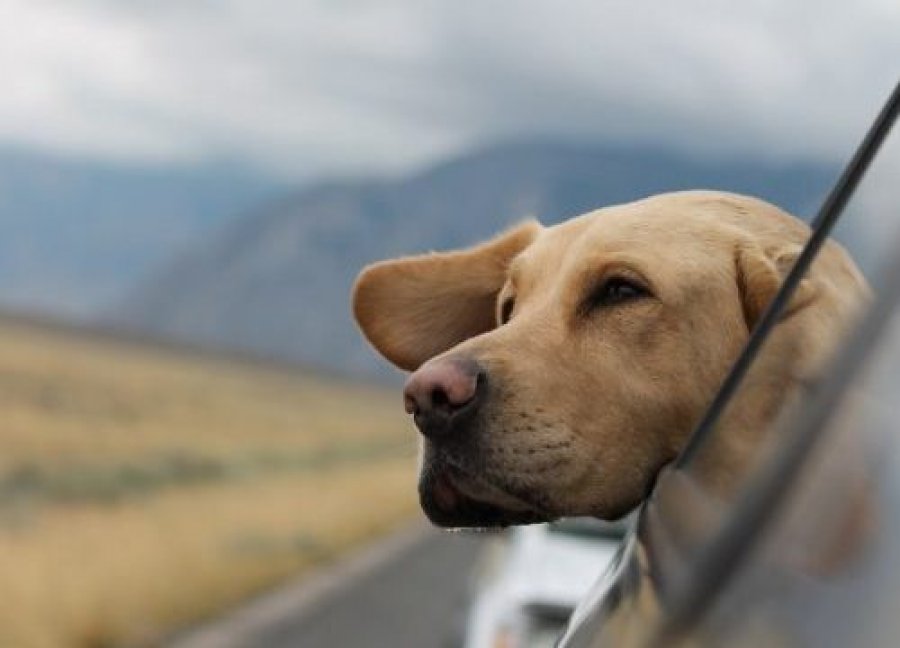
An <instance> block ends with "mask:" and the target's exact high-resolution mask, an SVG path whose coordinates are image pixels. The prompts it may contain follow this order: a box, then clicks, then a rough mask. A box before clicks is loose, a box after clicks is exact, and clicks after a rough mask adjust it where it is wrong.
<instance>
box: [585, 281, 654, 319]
mask: <svg viewBox="0 0 900 648" xmlns="http://www.w3.org/2000/svg"><path fill="white" fill-rule="evenodd" d="M649 294H650V293H649V292H648V291H647V289H646V288H644V287H643V286H642V285H640V284H639V283H637V282H636V281H633V280H631V279H626V278H625V277H610V278H609V279H607V280H606V281H604V282H603V283H602V284H600V287H599V288H597V290H595V291H594V292H593V293H592V294H591V295H590V297H589V298H588V300H587V303H586V304H585V307H586V308H585V311H590V310H592V309H594V308H602V307H605V306H614V305H616V304H622V303H624V302H630V301H634V300H635V299H640V298H642V297H646V296H647V295H649Z"/></svg>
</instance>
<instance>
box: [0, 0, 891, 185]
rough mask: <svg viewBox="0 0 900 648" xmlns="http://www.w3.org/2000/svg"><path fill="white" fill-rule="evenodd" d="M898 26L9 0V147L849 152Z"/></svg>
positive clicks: (681, 11) (477, 8) (858, 11)
mask: <svg viewBox="0 0 900 648" xmlns="http://www.w3.org/2000/svg"><path fill="white" fill-rule="evenodd" d="M898 33H900V3H897V2H896V1H895V0H859V1H858V2H856V3H854V4H852V5H851V4H848V3H845V2H843V3H839V2H837V1H836V0H822V2H819V3H815V4H813V5H810V4H809V3H800V2H784V1H778V0H748V1H747V2H743V3H722V2H720V1H717V0H680V1H679V2H677V3H673V2H661V1H657V2H653V3H626V2H622V1H621V0H619V1H617V2H612V1H597V0H567V2H565V3H560V2H553V1H551V0H542V1H534V0H532V1H528V2H522V1H521V0H482V1H481V2H479V3H477V4H475V3H458V2H449V1H442V2H439V1H437V0H418V1H417V2H405V1H401V0H385V1H381V2H375V1H371V0H294V1H291V0H244V1H240V2H239V1H237V0H192V1H188V0H157V1H154V2H150V1H147V0H140V1H138V0H133V1H130V2H127V3H125V2H121V1H118V0H6V2H5V3H4V4H3V8H0V69H3V70H4V81H5V83H4V92H3V93H0V140H2V141H5V142H8V143H10V142H11V143H15V144H19V145H24V146H36V147H41V148H45V149H51V150H57V151H65V152H70V153H73V154H77V155H88V156H99V157H114V158H118V159H126V160H130V159H136V160H154V161H161V162H166V161H191V160H197V159H203V158H212V157H228V158H237V159H241V160H248V161H250V162H251V163H253V164H258V165H260V166H263V167H267V168H270V169H273V170H277V171H279V172H283V173H288V174H300V175H303V174H306V175H309V174H322V173H327V172H332V171H338V172H344V173H348V172H354V171H369V170H378V171H384V172H392V171H400V170H405V169H408V168H411V167H413V166H415V165H416V164H419V163H421V162H423V161H426V160H431V159H434V158H437V157H440V156H443V155H446V154H448V153H450V152H454V151H456V150H460V149H464V148H467V147H470V146H473V145H478V144H484V143H488V142H490V141H492V140H496V139H501V138H509V137H519V136H534V135H560V136H568V137H575V138H587V137H590V138H602V139H606V140H628V141H632V140H638V141H644V142H653V143H663V144H669V145H673V146H678V147H681V148H685V149H687V150H691V151H696V152H698V153H699V154H702V153H705V152H716V153H725V154H729V155H740V154H742V153H745V152H752V153H754V154H757V155H767V156H772V157H777V158H797V157H826V158H833V159H843V158H844V157H845V156H846V155H847V153H848V151H849V150H850V148H851V147H852V146H853V145H854V143H855V142H856V140H857V139H858V138H859V136H860V135H861V132H862V130H863V129H864V128H865V126H866V125H867V123H868V121H869V120H870V119H871V117H872V116H873V113H874V111H875V110H876V107H877V105H878V104H879V103H880V102H881V101H882V100H883V99H884V97H885V95H886V93H887V92H888V91H889V89H890V87H891V86H892V84H893V83H895V82H896V80H897V74H898V69H897V62H898V61H900V41H898V40H897V38H896V34H898Z"/></svg>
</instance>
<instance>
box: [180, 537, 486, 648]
mask: <svg viewBox="0 0 900 648" xmlns="http://www.w3.org/2000/svg"><path fill="white" fill-rule="evenodd" d="M482 544H483V541H482V539H481V538H480V537H478V536H472V535H461V534H447V533H443V532H439V531H436V530H433V529H430V528H428V529H426V528H424V527H422V526H416V527H414V528H411V529H407V530H404V531H403V532H401V533H399V534H397V535H396V536H393V537H391V538H389V539H387V540H385V541H383V542H381V543H379V544H378V545H375V546H373V547H371V548H369V549H368V550H367V551H365V552H362V553H361V554H359V555H357V556H354V557H353V558H351V559H349V560H347V561H345V562H344V563H343V564H340V565H337V566H335V567H332V568H330V569H328V570H326V571H324V572H322V573H321V574H319V575H318V576H315V577H313V578H311V579H306V580H304V581H303V582H302V583H299V584H296V585H292V586H288V587H286V588H283V589H282V590H280V591H278V592H274V593H273V594H271V595H268V596H266V597H263V598H261V599H259V600H257V601H255V602H253V603H251V604H249V605H248V606H247V607H245V608H243V609H240V610H237V611H235V612H234V613H232V614H231V615H228V616H227V617H226V618H225V619H222V620H221V621H218V622H216V623H212V624H210V625H208V626H205V627H201V628H198V629H197V630H195V631H193V632H191V633H189V634H187V635H186V636H184V637H182V638H181V639H179V640H178V641H175V642H173V643H172V645H171V648H257V647H258V648H357V647H359V648H362V647H365V648H407V647H409V648H452V647H455V646H458V645H459V637H460V630H461V627H462V620H463V615H464V611H465V604H466V588H467V585H468V580H469V576H470V574H471V570H472V568H473V565H474V563H475V561H476V560H477V556H478V552H479V551H480V549H481V547H482Z"/></svg>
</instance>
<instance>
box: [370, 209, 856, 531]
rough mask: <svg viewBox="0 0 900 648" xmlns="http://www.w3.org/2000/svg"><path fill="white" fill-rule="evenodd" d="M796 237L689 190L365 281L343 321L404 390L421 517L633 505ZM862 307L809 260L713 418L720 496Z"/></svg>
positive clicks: (801, 227) (688, 425)
mask: <svg viewBox="0 0 900 648" xmlns="http://www.w3.org/2000/svg"><path fill="white" fill-rule="evenodd" d="M808 235H809V230H808V228H807V226H806V225H805V224H803V223H802V222H801V221H799V220H797V219H796V218H794V217H792V216H790V215H788V214H786V213H784V212H783V211H780V210H779V209H777V208H776V207H774V206H772V205H770V204H768V203H765V202H762V201H760V200H757V199H754V198H749V197H745V196H739V195H734V194H727V193H719V192H709V191H692V192H680V193H672V194H664V195H659V196H655V197H651V198H647V199H645V200H640V201H638V202H634V203H630V204H626V205H618V206H614V207H608V208H605V209H600V210H598V211H594V212H591V213H589V214H586V215H584V216H580V217H578V218H574V219H572V220H569V221H567V222H564V223H562V224H559V225H556V226H553V227H546V228H545V227H542V226H541V225H539V224H538V223H536V222H527V223H524V224H521V225H519V226H518V227H515V228H513V229H511V230H509V231H507V232H505V233H503V234H501V235H499V236H498V237H496V238H495V239H493V240H491V241H488V242H487V243H484V244H482V245H478V246H476V247H473V248H470V249H466V250H461V251H455V252H448V253H433V254H427V255H423V256H416V257H410V258H402V259H396V260H390V261H385V262H382V263H377V264H375V265H372V266H370V267H368V268H366V269H365V270H364V271H363V272H362V274H361V275H360V277H359V279H358V280H357V283H356V286H355V288H354V294H353V309H354V314H355V316H356V318H357V321H358V323H359V325H360V327H361V329H362V331H363V333H364V334H365V336H366V337H367V338H368V340H369V341H370V342H371V343H372V345H373V346H374V347H375V348H376V349H377V350H378V351H379V352H381V353H382V354H383V355H384V356H385V357H386V358H387V359H388V360H390V361H391V362H393V363H394V364H395V365H397V366H398V367H401V368H403V369H405V370H409V371H412V372H413V373H412V375H411V376H410V378H409V381H408V382H407V385H406V388H405V391H404V396H405V401H406V408H407V410H408V411H409V412H410V413H411V414H412V415H413V417H414V419H415V423H416V425H417V426H418V428H419V430H420V431H421V433H422V435H423V437H424V442H423V449H422V466H421V478H420V486H419V491H420V497H421V502H422V506H423V508H424V510H425V512H426V514H427V515H428V516H429V518H430V519H431V520H432V521H433V522H434V523H436V524H438V525H441V526H496V525H507V524H517V523H527V522H535V521H542V520H549V519H553V518H556V517H560V516H565V515H593V516H599V517H603V518H613V517H617V516H620V515H622V514H624V513H626V512H627V511H629V510H630V509H631V508H633V507H634V506H636V505H637V504H638V503H639V502H640V501H641V499H642V498H643V497H644V496H645V495H646V494H647V492H648V489H649V488H650V486H651V485H652V484H653V481H654V479H655V476H656V474H657V472H658V471H659V470H660V468H661V467H662V466H663V465H664V464H666V463H667V462H669V461H671V460H672V459H673V458H674V457H675V456H676V454H677V453H678V451H679V449H680V448H681V447H682V445H683V444H684V442H685V440H686V438H687V436H688V435H689V433H690V432H691V430H692V427H693V426H694V424H695V423H696V422H697V420H698V418H699V417H700V415H701V414H702V412H703V411H704V408H705V407H706V406H707V405H708V403H709V402H710V400H711V398H712V396H713V394H714V393H715V391H716V389H717V387H718V386H719V384H720V383H721V381H722V379H723V378H724V376H725V374H726V372H727V371H728V369H729V367H730V366H731V364H732V362H733V361H734V359H735V358H736V356H737V354H738V353H739V351H740V349H741V347H742V345H744V343H745V342H746V341H747V338H748V335H749V332H750V330H751V329H752V328H753V326H754V324H755V322H756V320H757V318H758V317H759V316H760V315H761V313H762V311H763V310H764V308H765V307H766V305H767V304H768V302H769V300H770V299H771V298H772V296H773V295H774V294H775V292H776V291H777V289H778V287H779V285H780V284H781V281H782V280H783V278H784V275H785V273H786V272H787V270H788V269H789V268H790V265H791V264H792V262H793V261H794V260H795V258H796V257H797V255H798V253H799V251H800V249H801V246H802V245H803V244H804V242H805V241H806V239H807V237H808ZM867 294H868V291H867V288H866V285H865V281H864V279H863V278H862V276H861V274H860V273H859V271H858V270H857V268H856V267H855V265H854V264H853V262H852V261H851V260H850V258H849V257H848V255H847V254H846V253H845V252H844V250H843V249H842V248H841V247H840V246H839V245H837V244H836V243H834V242H829V243H828V244H827V245H826V246H825V248H824V249H823V250H822V253H821V254H820V256H819V258H818V260H817V261H816V263H815V264H814V265H813V268H812V269H811V271H810V273H809V275H808V276H807V278H806V279H805V280H804V282H803V284H802V285H801V287H800V289H799V290H798V292H797V294H796V296H795V298H794V300H793V301H792V303H791V304H790V306H789V308H788V310H787V312H786V313H785V315H784V317H783V319H782V321H781V322H780V323H779V324H778V326H777V327H776V332H775V333H774V334H773V337H772V339H771V341H770V342H769V343H768V344H767V346H766V348H765V350H764V352H763V354H762V355H761V357H760V358H759V359H758V362H757V363H756V366H755V367H754V370H753V371H752V372H751V375H750V376H749V379H748V382H747V384H746V386H745V390H744V394H743V397H742V398H741V399H740V401H738V402H737V403H736V405H735V406H734V407H731V408H730V409H729V410H728V412H727V414H726V417H725V420H724V421H723V425H724V426H725V430H726V432H727V433H726V434H723V435H719V436H720V437H721V438H720V439H719V443H718V444H717V447H716V448H715V451H714V452H713V453H712V455H713V456H712V458H711V459H709V478H710V479H711V480H712V481H713V482H714V483H716V484H719V485H721V486H722V487H723V488H727V486H728V483H729V480H730V479H731V478H732V477H733V475H734V474H735V471H736V469H737V468H738V467H739V464H740V463H742V462H745V461H748V457H749V456H750V455H752V452H753V449H754V448H755V447H756V446H757V445H758V443H759V436H760V431H762V430H764V429H765V428H766V427H767V424H768V423H770V422H771V419H772V418H773V417H774V416H775V415H776V413H777V412H778V411H779V410H780V409H781V408H782V407H783V405H784V404H785V402H786V399H788V398H789V397H790V395H791V394H792V393H793V392H795V391H796V389H797V387H798V386H800V385H802V384H804V383H805V382H807V381H809V380H810V379H811V378H812V377H814V376H815V374H816V372H817V370H818V369H819V368H820V367H821V365H822V363H823V361H824V360H825V359H826V358H827V356H828V354H829V351H830V350H831V349H832V348H833V346H834V343H835V341H836V340H837V339H839V336H840V335H841V333H842V332H843V331H845V330H846V328H847V327H848V326H849V324H850V322H851V319H852V316H853V314H854V313H855V312H856V311H857V310H858V308H859V306H860V305H861V304H862V303H863V302H864V300H865V299H866V296H867ZM705 454H706V455H709V454H710V453H705Z"/></svg>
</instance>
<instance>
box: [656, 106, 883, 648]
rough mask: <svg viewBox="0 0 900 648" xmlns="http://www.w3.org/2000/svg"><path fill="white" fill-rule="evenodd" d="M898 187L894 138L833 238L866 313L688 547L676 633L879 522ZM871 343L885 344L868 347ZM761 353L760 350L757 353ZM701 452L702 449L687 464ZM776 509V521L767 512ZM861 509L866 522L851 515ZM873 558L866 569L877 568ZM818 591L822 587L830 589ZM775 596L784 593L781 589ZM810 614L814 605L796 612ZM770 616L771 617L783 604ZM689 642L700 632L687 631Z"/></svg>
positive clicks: (808, 568)
mask: <svg viewBox="0 0 900 648" xmlns="http://www.w3.org/2000/svg"><path fill="white" fill-rule="evenodd" d="M895 94H896V91H895ZM897 177H900V134H898V133H896V132H894V133H892V134H889V135H888V136H887V137H886V139H885V143H884V145H883V147H882V150H881V151H880V153H879V155H878V156H877V158H876V159H875V161H874V163H873V166H872V168H871V173H869V174H868V175H866V177H865V178H864V180H863V181H862V183H861V184H860V186H859V188H858V191H857V192H856V194H855V195H854V198H853V200H852V201H851V203H849V204H848V209H847V210H846V215H845V218H848V219H850V218H853V219H855V220H853V221H850V220H847V221H845V222H844V223H842V227H841V230H842V233H843V236H844V237H845V238H846V239H848V240H849V242H850V245H848V247H849V248H850V249H852V252H853V253H854V256H855V258H856V260H857V263H858V264H859V265H860V266H861V267H862V268H864V271H865V272H866V274H867V276H868V279H869V282H870V284H871V286H872V289H873V292H874V298H873V300H874V301H873V304H874V305H873V306H872V307H871V308H869V309H867V311H866V312H865V313H862V314H861V315H860V319H859V323H858V325H857V326H855V327H851V328H850V329H848V330H847V331H846V332H845V334H844V336H843V337H844V339H843V340H842V343H841V344H840V345H839V347H838V351H837V356H836V358H835V361H834V363H833V364H832V365H831V367H830V369H829V370H828V371H825V372H823V374H822V376H821V377H820V378H819V380H818V381H817V382H816V383H814V384H812V385H811V386H810V388H809V389H808V390H806V391H805V393H804V396H803V399H802V401H801V402H798V403H797V404H796V406H795V407H793V408H792V409H789V410H788V411H786V412H785V413H784V415H783V416H782V417H781V420H780V421H779V422H778V423H777V424H776V425H775V426H773V429H772V432H771V434H770V436H769V438H768V442H767V444H765V447H763V448H762V449H761V451H760V454H759V457H758V459H757V461H756V462H754V463H751V464H750V465H749V468H748V469H746V474H744V475H743V476H742V484H741V488H740V489H738V490H736V491H735V495H734V501H733V502H731V503H730V504H729V505H728V506H727V507H722V508H721V509H720V512H721V515H720V516H719V518H718V519H716V520H715V521H716V525H715V528H714V530H712V531H710V532H709V537H708V539H706V538H705V539H703V540H702V541H701V542H700V543H699V544H698V547H699V549H698V555H700V556H701V558H699V559H697V560H696V561H694V564H693V567H692V573H691V574H689V575H688V576H686V577H685V578H683V579H682V581H681V584H680V586H676V587H673V588H672V590H671V592H670V597H671V598H670V601H671V602H672V603H673V606H674V610H675V612H674V613H673V616H675V617H680V616H684V617H685V618H682V619H676V621H675V622H674V623H675V624H680V625H681V626H684V625H685V624H686V623H688V621H687V620H686V619H690V618H691V616H692V615H693V614H702V616H703V620H702V621H698V622H697V627H698V628H702V631H703V632H705V633H707V634H709V633H713V634H714V633H715V631H714V630H713V628H714V627H718V626H717V625H716V623H719V624H721V623H722V619H719V618H718V617H716V613H715V612H714V610H716V609H726V608H728V605H729V603H728V601H731V600H732V599H733V597H735V596H742V597H743V598H742V599H741V600H743V601H744V602H746V601H747V600H748V599H747V597H749V596H750V595H751V593H756V594H759V593H760V590H759V589H758V585H759V582H761V581H765V582H767V583H769V584H772V583H780V584H781V585H784V582H783V581H785V580H786V581H790V582H793V581H797V582H800V581H803V580H804V579H805V578H809V577H810V576H815V575H816V574H815V571H816V569H817V565H820V566H822V568H823V569H824V568H825V567H824V565H825V564H826V563H828V562H829V561H831V560H834V559H835V556H839V557H840V556H842V555H843V553H846V552H852V551H857V553H858V554H859V556H863V555H864V554H865V552H864V549H862V547H861V546H860V547H856V548H848V547H844V546H842V543H845V544H847V545H848V546H849V544H853V543H854V542H856V541H854V540H852V537H853V536H854V534H857V533H863V531H861V530H860V529H861V527H862V526H863V525H865V524H868V523H869V521H867V520H864V519H862V518H860V519H857V518H856V517H854V516H862V517H866V516H872V517H876V518H881V517H884V515H883V513H884V511H882V510H881V509H882V506H879V505H876V504H875V502H876V501H877V500H879V499H880V500H881V502H882V503H886V502H887V500H889V499H890V497H891V495H890V493H886V494H883V495H879V496H878V497H876V495H875V492H876V491H881V490H885V489H887V486H885V487H882V482H885V481H886V480H884V479H882V478H878V477H876V478H875V482H874V483H872V484H869V483H868V479H869V478H870V477H873V476H877V475H878V474H879V473H878V471H877V466H876V464H878V465H881V463H880V460H881V456H882V454H883V453H882V452H880V451H879V450H878V448H879V447H880V446H882V447H884V446H885V443H884V440H883V439H882V438H881V437H882V436H883V430H884V429H885V425H886V424H889V421H890V420H891V419H890V418H886V417H887V413H889V412H891V411H893V409H892V408H893V407H894V405H892V401H891V397H890V396H889V394H891V393H896V386H897V380H898V377H900V372H898V369H897V367H898V366H900V362H898V360H900V355H898V354H900V351H898V350H900V341H898V340H897V338H898V335H900V331H898V329H900V318H898V317H897V316H896V314H895V312H896V306H897V300H898V294H900V289H898V286H897V282H898V277H900V210H898V209H897V207H896V205H897V204H898V198H900V196H898V191H897V187H896V180H895V179H896V178H897ZM881 333H884V339H883V340H882V339H881V338H878V339H876V335H880V334H881ZM767 343H768V342H767ZM761 348H762V349H763V350H764V348H765V346H764V345H763V347H761ZM761 357H762V356H761ZM864 362H866V363H868V364H867V365H865V367H866V368H867V372H866V373H865V374H863V375H861V376H860V380H859V384H857V383H856V382H853V381H851V383H850V384H849V385H848V384H847V382H848V380H850V372H852V371H856V370H858V369H860V367H863V366H864V365H863V364H862V363H864ZM854 375H855V374H854ZM740 398H741V393H740V391H738V392H736V394H735V397H734V400H733V402H732V403H731V404H729V407H731V406H735V405H737V406H739V404H740ZM845 401H846V402H845ZM816 416H819V418H818V419H817V418H816ZM863 421H867V422H868V427H867V428H866V430H868V432H867V433H865V434H858V427H859V425H860V423H861V422H863ZM820 437H821V439H820ZM817 443H818V444H819V445H818V446H817ZM819 446H821V447H819ZM886 450H887V454H890V453H891V452H893V451H894V450H896V448H895V447H894V446H893V444H888V446H887V447H886ZM702 452H703V450H702V449H701V450H700V453H698V456H700V455H701V454H702ZM697 465H699V462H698V464H697ZM686 469H687V471H688V472H689V473H690V472H691V471H692V470H695V468H693V467H692V466H691V465H690V463H688V464H687V468H686ZM794 480H796V483H795V482H794ZM864 481H865V482H866V483H865V484H863V482H864ZM863 490H866V491H867V494H866V495H865V497H863V495H861V494H860V492H861V491H863ZM888 490H889V489H888ZM869 491H870V492H869ZM779 506H783V507H784V510H782V511H781V512H778V507H779ZM754 507H755V508H754ZM863 508H868V509H870V510H868V511H866V512H861V509H863ZM842 510H843V511H845V513H843V512H841V511H842ZM754 512H755V513H757V514H758V515H759V516H760V517H759V519H758V520H755V519H754V518H753V513H754ZM888 517H889V516H888ZM770 518H771V524H772V527H773V529H772V530H771V532H769V531H766V532H765V533H764V531H763V529H764V527H765V524H764V523H763V522H766V521H769V520H770ZM757 535H759V536H760V538H759V540H758V541H759V542H760V543H762V544H763V545H764V549H760V550H751V549H749V547H751V546H753V543H754V542H756V541H757V540H756V539H755V536H757ZM859 542H860V543H862V542H863V540H859ZM888 544H889V543H888ZM742 550H743V551H747V552H748V553H747V556H748V557H747V558H746V559H744V558H742V557H741V555H740V552H741V551H742ZM872 558H873V559H875V560H876V561H877V558H876V557H874V556H872ZM841 560H843V559H842V558H841ZM723 567H724V571H726V572H729V573H730V570H732V569H733V570H735V571H737V572H739V573H741V574H744V578H743V580H739V582H738V583H736V584H734V585H732V586H728V585H727V582H728V581H727V577H726V575H723V574H717V573H716V571H717V570H718V569H720V568H723ZM851 571H852V570H851ZM818 576H820V577H822V576H831V575H830V574H818ZM822 580H823V581H825V582H829V581H830V578H827V577H826V578H822ZM779 586H780V585H779ZM784 587H785V588H786V589H784V590H783V591H788V589H790V588H789V587H788V586H787V585H784ZM723 588H724V589H723ZM754 588H756V589H754ZM776 589H777V588H776ZM778 591H782V590H778ZM723 592H725V593H729V594H730V597H729V596H726V595H725V594H723ZM704 598H705V599H706V600H704ZM762 598H765V597H762ZM826 598H827V597H826ZM760 600H762V599H760ZM816 600H818V599H816ZM712 603H715V605H712ZM812 605H813V601H811V602H810V604H809V605H808V606H807V607H810V606H812ZM823 605H824V603H823ZM762 607H763V608H766V606H762ZM776 607H777V609H778V612H779V614H780V613H781V612H783V611H784V610H785V609H786V608H787V607H789V604H788V603H787V602H785V607H781V606H776ZM801 607H802V606H801ZM773 610H774V608H773ZM732 611H733V610H732ZM770 611H771V610H770ZM760 614H763V612H761V611H760ZM776 616H777V615H776ZM745 618H746V615H745ZM716 619H718V621H716ZM802 619H807V620H808V619H809V617H804V615H803V614H799V616H797V617H796V618H794V619H793V620H792V621H790V622H788V623H787V625H788V627H789V629H790V631H791V632H794V631H796V632H800V631H801V630H800V625H803V626H804V628H805V630H803V632H807V633H810V632H812V633H813V634H816V633H815V632H813V630H814V628H812V627H809V628H806V626H805V625H804V624H802V623H800V620H802ZM771 621H772V620H771V619H769V618H767V623H761V625H760V626H759V627H757V626H754V629H753V630H747V632H750V633H751V634H752V633H753V632H757V631H761V632H766V633H768V632H770V631H772V632H775V626H776V625H777V624H774V623H773V622H771ZM798 623H799V625H798ZM760 628H763V629H764V630H760ZM816 628H818V631H821V630H822V628H823V626H822V624H819V625H818V626H816ZM695 631H697V632H699V631H700V630H697V628H695ZM816 636H817V637H818V640H814V641H811V643H810V642H808V641H801V642H800V645H826V643H828V642H826V643H823V641H824V638H825V637H826V636H827V633H826V634H825V635H821V636H819V635H816ZM834 636H837V635H834ZM748 637H750V635H748ZM753 637H754V638H753V640H758V639H762V636H756V635H753ZM749 640H750V639H749V638H748V641H749ZM713 643H715V641H714V642H713ZM788 643H789V645H790V642H788ZM851 643H853V642H851ZM747 645H752V643H751V644H747ZM832 645H851V644H841V643H836V644H832ZM857 645H858V644H857Z"/></svg>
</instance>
